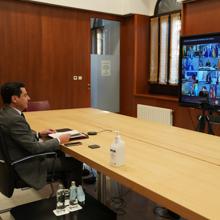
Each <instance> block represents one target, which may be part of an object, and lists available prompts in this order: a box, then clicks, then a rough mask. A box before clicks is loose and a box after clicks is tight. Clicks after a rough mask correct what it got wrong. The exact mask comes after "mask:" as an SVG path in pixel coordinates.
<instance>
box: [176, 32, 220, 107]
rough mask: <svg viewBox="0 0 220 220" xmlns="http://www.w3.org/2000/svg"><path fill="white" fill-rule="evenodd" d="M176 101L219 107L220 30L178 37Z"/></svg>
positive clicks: (194, 105)
mask: <svg viewBox="0 0 220 220" xmlns="http://www.w3.org/2000/svg"><path fill="white" fill-rule="evenodd" d="M190 62H191V66H190ZM196 87H197V90H196V89H195V88H196ZM179 103H180V104H181V105H182V106H187V107H194V108H207V109H209V108H210V109H220V33H208V34H201V35H191V36H181V38H180V56H179Z"/></svg>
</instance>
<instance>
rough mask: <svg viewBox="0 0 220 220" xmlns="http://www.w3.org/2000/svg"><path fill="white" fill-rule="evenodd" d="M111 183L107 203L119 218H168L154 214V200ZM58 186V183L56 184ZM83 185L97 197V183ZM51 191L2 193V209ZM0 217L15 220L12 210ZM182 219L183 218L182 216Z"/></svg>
mask: <svg viewBox="0 0 220 220" xmlns="http://www.w3.org/2000/svg"><path fill="white" fill-rule="evenodd" d="M110 185H111V187H110V188H107V191H108V193H107V197H106V204H107V205H108V206H109V207H110V208H111V209H113V210H114V211H115V212H116V213H117V214H118V215H117V216H118V217H117V220H134V219H135V220H167V218H161V217H159V216H156V215H155V214H154V212H153V210H154V208H155V207H156V204H154V203H153V202H152V201H150V200H148V199H146V198H144V197H142V196H140V195H139V194H137V193H135V192H133V191H132V190H130V189H127V188H125V187H122V186H121V185H119V184H117V183H116V182H114V181H111V182H110V184H109V185H108V186H110ZM56 187H57V184H55V188H56ZM83 187H84V189H85V190H86V191H87V192H88V193H89V194H91V195H93V196H94V197H96V184H90V185H88V184H87V185H85V184H84V186H83ZM109 190H110V191H109ZM50 192H51V191H50V188H49V186H46V187H44V188H43V189H42V190H40V191H35V190H33V189H27V190H16V192H15V193H14V194H13V197H12V198H11V199H8V198H6V197H4V196H3V195H2V194H0V210H3V209H7V208H10V207H14V206H16V205H19V204H24V203H28V202H31V201H34V200H39V199H41V198H46V197H48V196H49V194H50ZM110 195H111V196H110ZM0 219H1V220H14V218H13V217H12V216H11V215H10V212H6V213H3V214H0ZM180 219H181V220H183V219H182V218H180Z"/></svg>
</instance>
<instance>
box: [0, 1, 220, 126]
mask: <svg viewBox="0 0 220 220" xmlns="http://www.w3.org/2000/svg"><path fill="white" fill-rule="evenodd" d="M219 12H220V1H219V0H212V1H210V0H202V1H196V2H192V3H187V4H184V8H183V16H182V18H183V35H191V34H201V33H207V32H220V26H219V25H218V21H219V19H220V15H219V14H220V13H219ZM91 17H99V18H103V19H111V20H118V21H121V49H120V51H121V55H120V66H121V67H120V73H121V77H120V80H121V82H120V112H121V113H122V114H125V115H131V116H136V110H137V107H136V106H137V104H138V103H140V104H148V105H154V106H161V107H165V108H171V109H173V110H174V125H176V126H179V127H183V128H188V129H194V128H195V126H196V124H197V118H196V116H197V115H198V114H199V111H198V110H194V109H190V108H183V107H180V106H179V104H178V97H173V98H172V97H166V96H156V95H152V94H149V93H148V82H147V80H148V74H149V42H150V41H149V26H150V25H149V17H147V16H142V15H128V16H124V17H122V16H115V15H109V14H103V13H96V12H90V11H85V10H78V9H70V8H63V7H57V6H56V7H55V6H49V5H43V4H38V3H30V2H24V1H15V0H1V1H0V33H1V34H0V48H1V56H0V83H2V82H5V81H11V80H20V81H24V82H25V83H26V84H27V88H28V90H29V93H30V96H31V97H32V100H42V99H48V100H49V101H50V103H51V106H52V108H53V109H56V108H73V107H87V106H90V91H89V88H88V83H90V18H91ZM74 75H81V76H82V77H83V80H82V81H74V80H73V76H74Z"/></svg>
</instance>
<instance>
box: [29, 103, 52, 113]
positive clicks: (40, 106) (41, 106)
mask: <svg viewBox="0 0 220 220" xmlns="http://www.w3.org/2000/svg"><path fill="white" fill-rule="evenodd" d="M49 109H50V103H49V101H48V100H43V101H30V102H29V103H28V108H27V111H28V112H31V111H43V110H49Z"/></svg>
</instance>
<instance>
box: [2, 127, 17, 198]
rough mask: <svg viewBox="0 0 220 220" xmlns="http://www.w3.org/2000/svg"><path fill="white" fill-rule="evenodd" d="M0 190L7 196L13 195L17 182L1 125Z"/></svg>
mask: <svg viewBox="0 0 220 220" xmlns="http://www.w3.org/2000/svg"><path fill="white" fill-rule="evenodd" d="M0 179H1V181H0V192H1V193H2V194H4V195H5V196H7V197H11V196H12V194H13V192H14V188H15V183H16V175H15V171H14V169H13V167H12V166H11V165H10V159H9V157H8V154H7V152H6V146H5V142H4V135H3V129H2V128H1V126H0Z"/></svg>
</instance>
